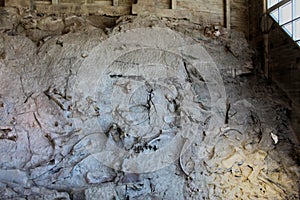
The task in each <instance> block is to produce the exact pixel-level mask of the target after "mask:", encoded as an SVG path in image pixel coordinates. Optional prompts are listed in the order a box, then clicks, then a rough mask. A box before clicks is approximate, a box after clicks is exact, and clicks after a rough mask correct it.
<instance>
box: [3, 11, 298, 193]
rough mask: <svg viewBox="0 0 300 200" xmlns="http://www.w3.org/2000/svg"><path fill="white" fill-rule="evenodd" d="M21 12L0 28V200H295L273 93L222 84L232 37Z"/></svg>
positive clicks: (248, 80) (186, 27) (281, 116)
mask: <svg viewBox="0 0 300 200" xmlns="http://www.w3.org/2000/svg"><path fill="white" fill-rule="evenodd" d="M22 15H27V17H25V16H23V17H22V18H21V17H20V16H19V15H18V16H19V17H20V18H18V20H19V21H18V23H19V22H21V25H22V27H23V29H20V27H19V29H17V30H15V31H17V33H18V35H11V34H9V33H8V32H7V30H6V29H8V28H9V29H12V27H8V28H7V27H5V28H3V27H0V29H1V30H2V32H3V33H1V34H0V158H1V159H0V195H1V198H4V199H218V198H221V199H236V198H237V199H255V198H267V199H275V198H288V199H297V198H298V187H297V184H298V178H299V168H298V165H297V163H296V162H297V158H295V157H293V156H292V154H291V152H293V151H296V150H297V149H296V146H295V145H293V143H292V142H291V141H289V140H288V139H287V138H288V137H287V136H288V134H291V130H290V129H289V127H288V126H289V124H288V123H289V122H288V119H287V117H286V113H285V112H286V107H285V106H284V105H283V103H281V102H282V101H281V100H280V99H279V98H278V96H279V95H280V93H279V92H277V90H276V88H273V87H270V86H266V84H265V83H264V82H263V81H261V80H260V79H257V78H253V77H251V76H250V77H239V76H238V75H237V74H235V75H234V76H232V70H231V69H236V70H235V72H236V71H238V70H244V66H245V65H247V63H248V61H249V54H246V52H248V53H249V52H250V50H249V51H248V50H247V48H245V49H242V50H241V51H243V52H244V53H245V55H243V54H239V55H238V57H235V56H232V53H230V52H228V51H225V46H227V47H228V46H230V48H235V45H234V44H237V43H238V44H240V43H241V41H244V40H243V38H237V39H240V42H236V43H234V42H233V41H232V40H234V39H233V38H231V39H230V38H227V37H226V36H224V38H220V39H219V41H217V40H215V39H211V38H205V37H204V36H203V35H201V33H200V28H199V25H195V24H191V23H189V22H186V21H170V20H169V21H168V20H166V19H162V20H159V19H139V18H133V19H131V22H129V20H127V21H126V20H124V19H120V20H119V21H118V24H117V26H116V27H115V28H114V29H113V30H110V31H111V33H110V35H106V34H105V33H104V31H103V30H102V29H99V28H96V27H102V25H101V26H100V25H99V24H98V25H97V23H96V22H97V19H98V18H91V17H90V18H88V20H87V21H92V22H93V24H92V25H93V26H92V25H84V23H85V22H86V21H85V19H83V18H80V17H76V16H72V17H67V18H64V19H63V20H62V19H61V18H56V19H53V18H52V17H48V16H44V17H40V18H39V17H36V16H29V15H28V13H27V14H26V13H23V14H22ZM29 19H30V20H29ZM3 20H5V19H3ZM62 22H64V23H62ZM95 23H96V24H95ZM149 24H152V25H153V24H154V25H157V26H160V27H161V28H158V27H154V28H145V27H147V26H148V25H149ZM34 27H39V28H38V29H35V28H34ZM76 27H77V28H76ZM142 27H144V28H142ZM167 27H170V28H171V29H173V30H174V29H175V30H177V31H178V32H177V31H173V30H171V29H170V28H167ZM131 28H138V29H133V30H130V29H131ZM67 29H68V30H67ZM191 29H193V30H194V31H190V30H191ZM198 29H199V31H198V32H197V31H195V30H198ZM37 30H38V31H40V33H41V35H31V36H30V37H29V38H30V39H29V38H28V37H26V34H31V33H30V32H29V31H32V32H34V31H37ZM110 31H108V30H107V32H110ZM180 32H184V33H185V35H183V34H181V33H180ZM46 33H47V34H49V35H48V36H49V37H48V36H45V35H44V34H46ZM61 33H65V34H61ZM38 34H39V33H38ZM197 34H198V35H197ZM187 35H189V36H192V37H187ZM233 35H234V34H233ZM45 37H46V38H45ZM222 37H223V36H222ZM235 37H241V36H239V35H238V34H236V36H235ZM199 38H200V39H199ZM201 38H202V39H201ZM225 40H226V41H227V42H226V43H223V42H224V41H225ZM229 44H232V45H229ZM1 52H2V53H1ZM233 53H234V52H233ZM235 53H236V52H235ZM238 53H240V51H238ZM239 64H240V65H241V66H240V65H239ZM237 69H238V70H237ZM259 81H260V82H261V83H259V84H255V83H254V82H259ZM266 91H268V92H266ZM270 91H271V92H270ZM274 97H275V98H277V99H278V101H275V100H274ZM224 122H225V123H224ZM271 133H272V134H276V135H277V136H278V143H277V144H275V143H274V142H273V140H272V138H271Z"/></svg>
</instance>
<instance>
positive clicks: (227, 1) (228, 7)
mask: <svg viewBox="0 0 300 200" xmlns="http://www.w3.org/2000/svg"><path fill="white" fill-rule="evenodd" d="M230 18H231V6H230V0H226V28H227V29H230V26H231V19H230Z"/></svg>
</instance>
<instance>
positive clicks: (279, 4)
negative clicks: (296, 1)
mask: <svg viewBox="0 0 300 200" xmlns="http://www.w3.org/2000/svg"><path fill="white" fill-rule="evenodd" d="M289 1H292V0H283V1H281V2H279V3H277V4H275V5H274V6H272V7H271V8H269V9H268V13H271V12H272V11H273V10H276V9H277V8H279V7H280V6H283V5H284V4H286V3H288V2H289Z"/></svg>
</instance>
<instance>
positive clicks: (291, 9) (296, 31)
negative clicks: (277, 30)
mask: <svg viewBox="0 0 300 200" xmlns="http://www.w3.org/2000/svg"><path fill="white" fill-rule="evenodd" d="M268 9H269V13H270V15H271V17H272V18H273V19H274V20H275V21H276V22H277V23H278V24H279V25H280V26H281V27H282V28H283V30H284V31H285V32H286V33H287V34H288V35H289V36H290V37H291V38H293V40H294V41H295V42H296V43H297V44H298V46H300V0H289V1H288V0H285V1H283V0H268Z"/></svg>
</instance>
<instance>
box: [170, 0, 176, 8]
mask: <svg viewBox="0 0 300 200" xmlns="http://www.w3.org/2000/svg"><path fill="white" fill-rule="evenodd" d="M176 7H177V0H171V9H176Z"/></svg>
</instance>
